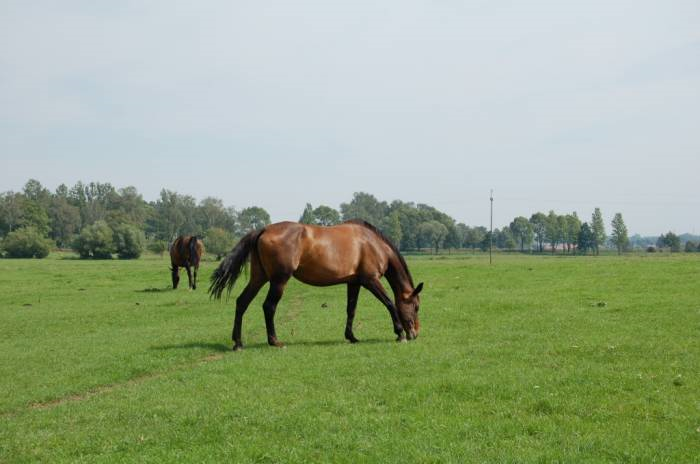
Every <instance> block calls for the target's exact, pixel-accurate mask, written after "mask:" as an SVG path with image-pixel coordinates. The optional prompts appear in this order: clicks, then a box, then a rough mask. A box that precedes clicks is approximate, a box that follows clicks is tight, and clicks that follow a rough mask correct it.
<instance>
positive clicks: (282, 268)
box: [209, 221, 423, 350]
mask: <svg viewBox="0 0 700 464" xmlns="http://www.w3.org/2000/svg"><path fill="white" fill-rule="evenodd" d="M248 260H250V280H249V281H248V285H246V287H245V289H243V292H242V293H241V294H240V296H239V297H238V299H237V300H236V317H235V320H234V323H233V335H232V338H233V342H234V345H233V349H234V350H238V349H240V348H242V347H243V343H242V342H241V325H242V322H243V314H244V313H245V311H246V309H248V305H249V304H250V302H251V301H252V300H253V298H255V295H257V293H258V291H259V290H260V288H261V287H262V286H263V285H265V283H267V282H270V289H269V290H268V292H267V297H266V298H265V302H264V303H263V310H264V312H265V325H266V327H267V342H268V343H269V344H270V345H273V346H282V343H280V342H279V341H278V340H277V335H276V334H275V310H276V308H277V303H278V302H279V301H280V298H282V293H283V292H284V288H285V286H286V285H287V281H288V280H289V279H290V277H292V276H294V277H296V278H297V279H298V280H301V281H302V282H304V283H307V284H310V285H316V286H328V285H336V284H346V285H347V297H348V302H347V323H346V325H345V338H346V339H348V340H349V341H350V342H351V343H355V342H357V341H358V340H357V339H356V338H355V335H354V334H353V332H352V321H353V319H354V318H355V308H356V307H357V299H358V295H359V292H360V287H364V288H366V289H367V290H369V291H370V292H372V294H373V295H374V296H375V297H377V298H378V299H379V301H381V302H382V303H383V304H384V306H386V308H387V310H388V311H389V314H390V315H391V320H392V323H393V326H394V333H396V335H397V337H398V338H397V341H403V340H405V339H406V337H408V339H409V340H411V339H414V338H416V337H417V336H418V332H419V330H420V324H419V322H418V307H419V305H420V297H419V296H418V294H419V293H420V291H421V290H422V289H423V284H422V283H420V284H418V286H417V287H414V285H413V279H412V278H411V273H410V272H409V271H408V266H406V261H404V259H403V257H402V256H401V254H400V253H399V251H398V250H397V249H396V247H395V246H394V245H393V244H392V243H391V241H390V240H389V239H388V238H387V237H385V236H384V235H383V234H382V233H381V232H380V231H379V230H378V229H377V228H375V227H374V226H373V225H371V224H369V223H367V222H365V221H349V222H346V223H343V224H340V225H337V226H333V227H319V226H312V225H306V224H298V223H296V222H281V223H278V224H273V225H270V226H267V227H265V228H264V229H262V230H257V231H253V232H250V233H249V234H248V235H246V236H245V237H243V238H242V239H241V241H240V242H238V244H237V245H236V246H235V247H234V248H233V250H232V251H231V253H230V254H229V255H228V256H227V257H226V259H225V260H224V261H222V263H221V265H219V268H218V269H217V270H216V271H215V272H214V274H213V275H212V278H211V287H210V288H209V293H210V294H211V295H212V296H213V297H215V298H221V294H222V293H223V291H224V290H225V289H226V288H228V292H229V293H230V292H231V289H232V288H233V285H234V283H235V282H236V279H237V278H238V276H239V275H240V273H241V270H242V268H243V266H245V264H246V262H247V261H248ZM382 276H386V279H387V281H388V282H389V285H390V286H391V289H392V291H393V293H394V301H392V300H391V299H390V298H389V296H388V295H387V294H386V292H385V290H384V286H383V285H382V282H381V280H380V279H381V278H382ZM404 332H405V335H404Z"/></svg>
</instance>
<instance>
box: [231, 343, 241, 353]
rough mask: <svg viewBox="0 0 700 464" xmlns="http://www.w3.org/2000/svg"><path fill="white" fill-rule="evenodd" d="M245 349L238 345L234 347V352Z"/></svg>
mask: <svg viewBox="0 0 700 464" xmlns="http://www.w3.org/2000/svg"><path fill="white" fill-rule="evenodd" d="M242 349H243V345H241V344H238V343H236V344H235V345H233V351H241V350H242Z"/></svg>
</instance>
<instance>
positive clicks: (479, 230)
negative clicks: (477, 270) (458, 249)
mask: <svg viewBox="0 0 700 464" xmlns="http://www.w3.org/2000/svg"><path fill="white" fill-rule="evenodd" d="M487 233H488V231H487V230H486V227H483V226H478V227H468V228H467V232H466V235H465V238H464V244H465V246H468V247H470V248H471V249H472V251H474V250H475V249H477V248H480V247H481V246H482V242H483V241H484V237H486V234H487Z"/></svg>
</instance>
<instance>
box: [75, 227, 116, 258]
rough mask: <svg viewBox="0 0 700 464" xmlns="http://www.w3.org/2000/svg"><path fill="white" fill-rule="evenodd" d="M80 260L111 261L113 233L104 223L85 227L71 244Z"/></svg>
mask: <svg viewBox="0 0 700 464" xmlns="http://www.w3.org/2000/svg"><path fill="white" fill-rule="evenodd" d="M73 248H74V249H75V251H77V252H78V254H79V255H80V257H81V258H98V259H112V253H113V252H114V233H113V232H112V229H111V227H109V225H108V224H107V222H105V221H96V222H95V223H94V224H91V225H89V226H86V227H84V228H83V230H82V231H81V232H80V235H78V237H77V238H76V239H75V241H74V242H73Z"/></svg>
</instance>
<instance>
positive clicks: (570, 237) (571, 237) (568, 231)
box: [562, 211, 581, 253]
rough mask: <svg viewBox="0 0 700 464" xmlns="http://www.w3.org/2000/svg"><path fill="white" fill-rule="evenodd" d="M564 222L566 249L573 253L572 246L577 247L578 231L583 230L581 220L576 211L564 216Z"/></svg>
mask: <svg viewBox="0 0 700 464" xmlns="http://www.w3.org/2000/svg"><path fill="white" fill-rule="evenodd" d="M562 217H563V218H564V222H563V224H562V230H563V234H562V235H563V242H564V243H566V251H567V252H568V253H571V249H572V247H575V246H576V244H577V242H578V233H579V231H580V230H581V220H580V219H579V218H578V214H576V212H575V211H574V212H573V213H572V214H567V215H566V216H562Z"/></svg>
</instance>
